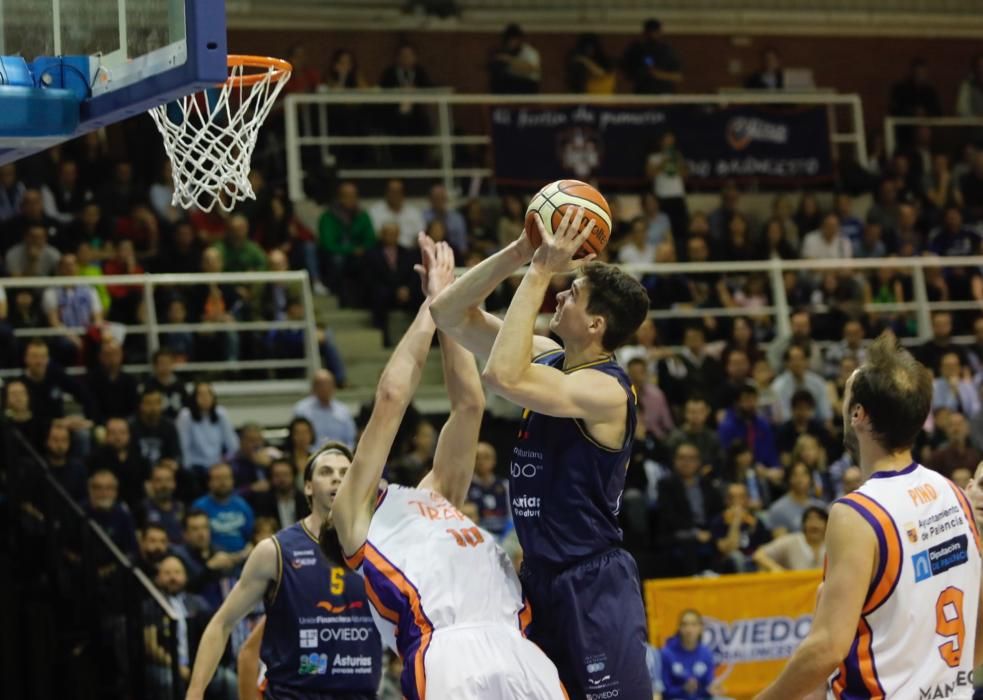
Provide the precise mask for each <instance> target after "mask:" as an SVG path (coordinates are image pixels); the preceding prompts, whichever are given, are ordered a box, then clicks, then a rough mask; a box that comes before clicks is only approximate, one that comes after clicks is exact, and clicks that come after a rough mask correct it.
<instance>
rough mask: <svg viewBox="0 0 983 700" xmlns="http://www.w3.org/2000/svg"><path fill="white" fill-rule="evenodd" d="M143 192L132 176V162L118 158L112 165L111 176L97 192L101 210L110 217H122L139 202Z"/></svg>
mask: <svg viewBox="0 0 983 700" xmlns="http://www.w3.org/2000/svg"><path fill="white" fill-rule="evenodd" d="M142 196H143V192H142V191H141V187H140V185H139V183H137V182H136V180H135V179H134V176H133V164H132V163H130V161H128V160H119V161H117V162H116V163H115V164H114V165H113V169H112V176H111V179H109V180H108V181H107V182H105V183H104V184H103V186H102V187H101V188H100V190H99V192H98V194H97V200H98V202H99V206H100V207H102V210H103V211H104V212H106V215H107V216H109V217H111V218H120V217H124V216H126V215H127V214H129V213H130V211H131V210H132V209H133V206H134V205H136V204H139V202H140V199H141V197H142Z"/></svg>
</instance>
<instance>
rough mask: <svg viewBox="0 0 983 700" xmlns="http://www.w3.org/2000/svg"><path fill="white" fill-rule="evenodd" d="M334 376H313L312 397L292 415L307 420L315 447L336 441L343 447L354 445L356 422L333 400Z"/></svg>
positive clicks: (322, 373)
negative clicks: (312, 433)
mask: <svg viewBox="0 0 983 700" xmlns="http://www.w3.org/2000/svg"><path fill="white" fill-rule="evenodd" d="M336 389H337V385H336V384H335V378H334V375H333V374H331V372H329V371H328V370H326V369H322V370H318V371H317V372H315V373H314V380H313V381H312V382H311V393H310V395H309V396H307V397H306V398H303V399H301V400H300V401H298V402H297V403H296V404H294V415H295V416H299V417H300V418H306V419H307V420H309V421H310V422H311V425H313V426H314V432H315V433H316V439H317V444H321V443H322V442H327V441H328V440H337V441H338V442H341V443H343V444H345V445H346V446H354V444H355V432H356V431H355V420H354V419H353V418H352V413H351V411H350V410H348V407H347V406H346V405H345V404H344V403H342V402H341V401H338V400H337V399H335V390H336Z"/></svg>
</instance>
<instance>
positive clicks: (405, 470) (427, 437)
mask: <svg viewBox="0 0 983 700" xmlns="http://www.w3.org/2000/svg"><path fill="white" fill-rule="evenodd" d="M436 447H437V431H436V430H435V429H434V427H433V424H432V423H430V421H426V420H420V421H418V422H417V423H416V427H415V429H414V430H413V434H412V436H411V437H410V439H409V441H408V449H407V451H406V453H405V454H403V455H402V456H400V457H399V459H397V460H396V461H395V463H394V464H392V466H391V469H390V474H391V475H392V481H393V483H396V484H400V485H402V486H412V485H413V484H419V483H420V480H421V479H422V478H423V476H424V475H425V474H426V473H427V472H428V471H429V470H430V468H431V467H432V466H433V456H434V450H435V449H436Z"/></svg>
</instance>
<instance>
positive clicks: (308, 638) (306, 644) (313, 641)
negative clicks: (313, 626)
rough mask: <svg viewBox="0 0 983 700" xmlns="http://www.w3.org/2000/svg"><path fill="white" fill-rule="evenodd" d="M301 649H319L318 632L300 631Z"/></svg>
mask: <svg viewBox="0 0 983 700" xmlns="http://www.w3.org/2000/svg"><path fill="white" fill-rule="evenodd" d="M300 648H301V649H317V630H310V629H307V630H300Z"/></svg>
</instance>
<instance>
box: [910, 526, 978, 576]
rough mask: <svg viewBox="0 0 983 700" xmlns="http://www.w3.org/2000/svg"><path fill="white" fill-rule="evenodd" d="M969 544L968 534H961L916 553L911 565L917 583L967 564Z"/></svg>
mask: <svg viewBox="0 0 983 700" xmlns="http://www.w3.org/2000/svg"><path fill="white" fill-rule="evenodd" d="M968 544H969V541H968V538H967V537H966V535H959V536H958V537H953V538H952V539H951V540H946V541H945V542H942V543H941V544H937V545H935V546H934V547H929V548H928V549H925V550H922V551H921V552H918V553H917V554H914V555H913V556H912V557H911V566H912V568H913V569H914V570H915V583H918V582H919V581H924V580H925V579H929V578H932V577H933V576H938V575H939V574H941V573H944V572H946V571H948V570H949V569H951V568H953V567H956V566H960V565H962V564H965V563H966V562H967V561H969V547H968Z"/></svg>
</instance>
